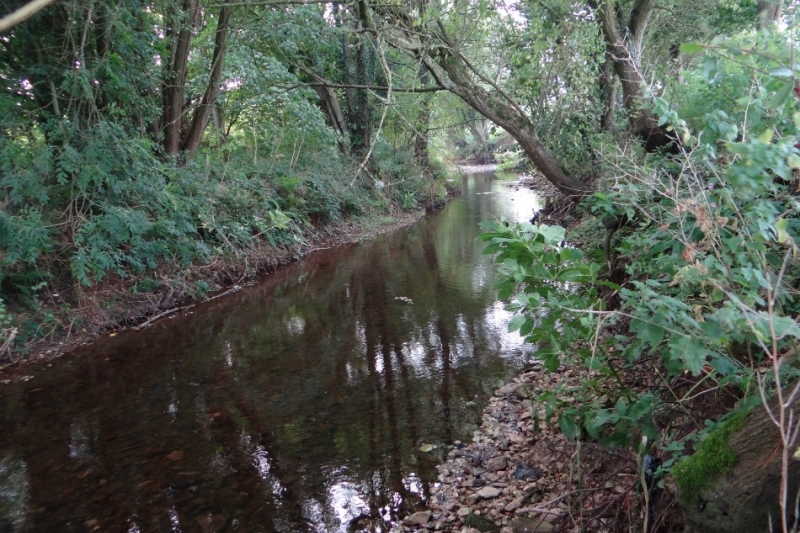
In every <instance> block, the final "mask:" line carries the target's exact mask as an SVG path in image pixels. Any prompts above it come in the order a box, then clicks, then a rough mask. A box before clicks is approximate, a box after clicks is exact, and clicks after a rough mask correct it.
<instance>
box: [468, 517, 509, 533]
mask: <svg viewBox="0 0 800 533" xmlns="http://www.w3.org/2000/svg"><path fill="white" fill-rule="evenodd" d="M464 525H465V526H469V527H474V528H475V529H477V530H478V531H484V532H487V533H491V532H497V531H500V528H499V527H497V524H495V523H494V522H492V521H490V520H487V519H485V518H484V517H482V516H481V515H477V514H473V513H470V514H468V515H467V516H466V518H465V519H464Z"/></svg>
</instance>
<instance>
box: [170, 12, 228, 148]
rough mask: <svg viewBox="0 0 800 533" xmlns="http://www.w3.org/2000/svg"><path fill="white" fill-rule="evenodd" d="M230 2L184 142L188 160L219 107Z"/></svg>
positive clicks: (220, 22)
mask: <svg viewBox="0 0 800 533" xmlns="http://www.w3.org/2000/svg"><path fill="white" fill-rule="evenodd" d="M229 4H230V0H225V3H224V4H223V6H222V9H220V12H219V19H217V33H216V35H215V38H214V52H213V54H212V57H211V74H210V75H209V78H208V85H206V90H205V92H204V93H203V98H202V100H201V101H200V106H199V107H198V108H197V109H195V112H194V117H193V118H192V124H191V126H190V127H189V131H188V133H187V134H186V138H185V139H184V141H183V146H182V148H183V150H184V151H186V153H187V156H186V157H187V159H191V158H192V157H193V156H194V154H195V152H197V148H198V147H199V146H200V141H201V140H202V139H203V133H205V131H206V127H207V126H208V120H209V118H211V110H212V109H213V108H214V107H215V106H216V105H217V96H218V95H219V87H220V83H221V82H222V72H223V70H224V67H225V51H226V50H227V47H228V26H229V24H230V18H231V12H232V11H233V8H232V7H231V6H230V5H229Z"/></svg>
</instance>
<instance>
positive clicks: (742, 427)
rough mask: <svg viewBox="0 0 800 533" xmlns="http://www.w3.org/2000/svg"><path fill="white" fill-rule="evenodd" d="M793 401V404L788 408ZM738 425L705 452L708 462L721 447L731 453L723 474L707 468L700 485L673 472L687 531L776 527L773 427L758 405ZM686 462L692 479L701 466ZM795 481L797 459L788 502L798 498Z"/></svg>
mask: <svg viewBox="0 0 800 533" xmlns="http://www.w3.org/2000/svg"><path fill="white" fill-rule="evenodd" d="M773 403H774V402H773ZM797 405H798V403H797V402H796V403H795V405H794V406H793V407H796V406H797ZM774 407H775V406H774V405H773V408H774ZM737 426H739V427H737V428H735V429H734V430H732V431H730V436H729V438H725V439H721V440H720V439H718V447H720V446H721V447H722V448H724V449H714V450H712V449H709V450H707V456H708V457H709V458H710V460H714V459H716V458H719V457H720V456H722V455H725V454H726V451H727V452H732V453H733V454H734V456H733V461H732V464H731V466H730V467H729V468H723V470H727V473H725V472H724V471H723V472H722V473H720V472H718V471H717V472H709V474H708V476H707V477H706V478H705V479H704V480H702V481H704V483H703V484H702V485H701V486H696V485H695V486H692V487H687V484H686V483H685V480H683V479H682V477H683V476H678V475H676V478H677V480H678V483H679V487H680V489H679V494H678V498H679V503H680V505H681V507H682V508H683V511H684V514H685V516H686V522H687V531H689V532H694V533H701V532H702V533H723V532H724V533H751V532H761V531H780V530H781V526H780V512H781V511H780V491H781V488H780V487H781V470H782V460H781V453H782V446H781V437H780V433H779V431H778V428H777V426H775V424H774V423H773V422H772V420H771V419H770V417H769V415H768V413H767V411H766V410H765V409H764V407H762V406H759V407H757V408H756V409H754V410H753V411H752V412H751V413H750V414H749V415H747V417H746V418H745V419H744V420H743V422H741V424H737ZM722 431H724V429H723V430H722ZM712 437H713V435H712ZM704 444H705V443H704ZM701 448H702V445H701ZM699 453H700V451H699V450H698V454H699ZM686 466H687V467H688V468H691V469H692V472H690V473H689V475H690V476H691V475H694V476H695V477H696V475H697V474H698V473H699V469H700V468H702V467H703V465H702V464H697V462H695V464H692V461H691V460H690V462H689V463H687V465H686ZM688 468H687V469H688ZM712 470H713V469H712ZM701 477H702V476H701ZM798 480H800V461H798V460H790V462H789V492H788V501H789V502H790V504H791V502H794V501H795V499H796V497H797V491H798V488H799V487H798ZM770 526H771V527H772V529H770Z"/></svg>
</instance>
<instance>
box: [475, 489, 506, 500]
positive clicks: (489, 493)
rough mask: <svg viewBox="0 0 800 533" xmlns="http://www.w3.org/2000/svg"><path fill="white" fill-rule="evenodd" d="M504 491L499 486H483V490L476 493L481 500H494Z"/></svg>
mask: <svg viewBox="0 0 800 533" xmlns="http://www.w3.org/2000/svg"><path fill="white" fill-rule="evenodd" d="M502 493H503V489H499V488H497V487H492V486H489V487H483V488H482V489H481V490H479V491H478V492H476V493H475V495H476V496H479V499H480V500H492V499H494V498H497V497H498V496H500V495H501V494H502Z"/></svg>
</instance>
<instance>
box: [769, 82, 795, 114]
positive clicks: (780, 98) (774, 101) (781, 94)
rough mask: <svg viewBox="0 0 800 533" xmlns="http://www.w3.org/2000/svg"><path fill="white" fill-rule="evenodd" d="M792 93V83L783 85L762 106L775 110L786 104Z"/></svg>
mask: <svg viewBox="0 0 800 533" xmlns="http://www.w3.org/2000/svg"><path fill="white" fill-rule="evenodd" d="M792 91H794V82H789V83H785V84H784V85H783V87H781V88H780V90H778V91H776V92H775V94H773V95H772V97H771V98H770V99H769V100H767V102H766V104H764V105H765V106H766V107H767V109H777V108H779V107H780V106H782V105H783V104H785V103H786V101H787V100H788V99H789V96H791V94H792Z"/></svg>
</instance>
